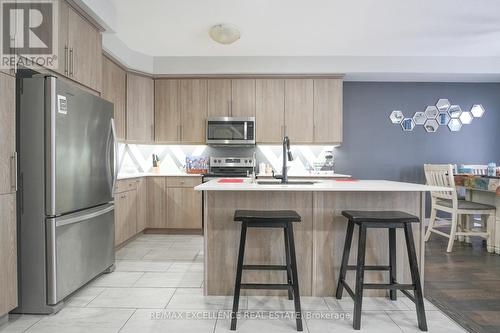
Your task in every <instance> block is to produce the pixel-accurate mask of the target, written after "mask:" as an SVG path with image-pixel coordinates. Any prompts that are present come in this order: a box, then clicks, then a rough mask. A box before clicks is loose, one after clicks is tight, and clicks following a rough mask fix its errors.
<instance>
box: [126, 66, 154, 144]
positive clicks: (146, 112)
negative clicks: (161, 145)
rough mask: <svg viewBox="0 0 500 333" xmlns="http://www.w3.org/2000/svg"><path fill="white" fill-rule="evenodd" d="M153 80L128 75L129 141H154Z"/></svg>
mask: <svg viewBox="0 0 500 333" xmlns="http://www.w3.org/2000/svg"><path fill="white" fill-rule="evenodd" d="M153 95H154V83H153V79H151V78H148V77H145V76H142V75H136V74H130V73H129V74H127V140H130V141H136V142H137V141H139V142H151V141H153V140H154V137H153V131H154V109H153V105H154V96H153Z"/></svg>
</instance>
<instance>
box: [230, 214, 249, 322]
mask: <svg viewBox="0 0 500 333" xmlns="http://www.w3.org/2000/svg"><path fill="white" fill-rule="evenodd" d="M246 238H247V224H246V222H243V223H242V224H241V236H240V249H239V252H238V264H237V266H236V282H235V284H234V296H233V311H232V313H231V331H234V330H236V321H237V316H238V307H239V304H240V292H241V275H242V272H243V258H244V256H245V242H246Z"/></svg>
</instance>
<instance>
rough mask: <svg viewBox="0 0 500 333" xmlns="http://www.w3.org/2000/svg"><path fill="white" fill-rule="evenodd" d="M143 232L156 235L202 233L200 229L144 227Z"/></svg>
mask: <svg viewBox="0 0 500 333" xmlns="http://www.w3.org/2000/svg"><path fill="white" fill-rule="evenodd" d="M144 233H145V234H156V235H161V234H164V235H203V230H202V229H171V228H154V229H145V230H144Z"/></svg>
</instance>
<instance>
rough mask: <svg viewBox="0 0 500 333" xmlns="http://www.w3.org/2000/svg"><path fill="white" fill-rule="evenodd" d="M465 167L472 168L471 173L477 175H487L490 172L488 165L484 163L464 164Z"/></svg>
mask: <svg viewBox="0 0 500 333" xmlns="http://www.w3.org/2000/svg"><path fill="white" fill-rule="evenodd" d="M462 167H463V168H464V169H469V170H471V173H472V174H473V175H476V176H486V175H487V174H488V166H487V165H483V164H464V165H462Z"/></svg>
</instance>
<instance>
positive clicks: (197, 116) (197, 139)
mask: <svg viewBox="0 0 500 333" xmlns="http://www.w3.org/2000/svg"><path fill="white" fill-rule="evenodd" d="M207 88H208V84H207V80H191V79H189V80H181V81H180V97H179V103H180V113H181V115H180V119H181V130H180V132H181V133H180V135H181V141H183V142H186V143H204V142H205V127H206V121H207V101H208V96H207V93H208V89H207Z"/></svg>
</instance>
